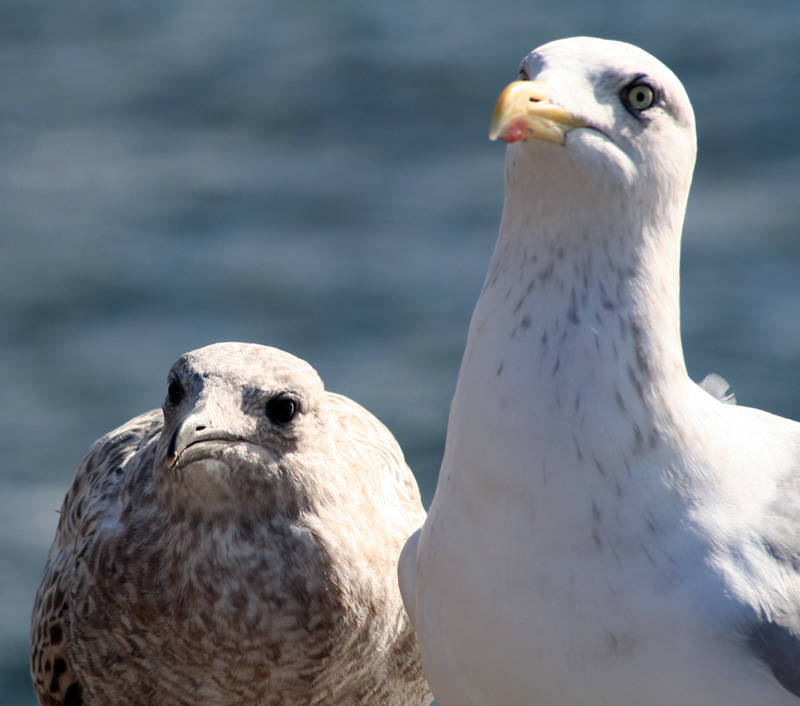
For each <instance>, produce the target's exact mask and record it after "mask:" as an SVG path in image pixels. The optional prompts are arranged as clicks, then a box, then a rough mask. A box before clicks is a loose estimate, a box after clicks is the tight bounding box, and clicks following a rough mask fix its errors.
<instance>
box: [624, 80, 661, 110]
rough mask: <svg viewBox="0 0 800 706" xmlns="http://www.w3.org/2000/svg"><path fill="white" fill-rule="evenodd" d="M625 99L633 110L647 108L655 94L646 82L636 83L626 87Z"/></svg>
mask: <svg viewBox="0 0 800 706" xmlns="http://www.w3.org/2000/svg"><path fill="white" fill-rule="evenodd" d="M625 99H626V100H627V101H628V105H630V107H631V108H633V109H634V110H647V109H648V108H649V107H650V106H651V105H653V100H654V99H655V94H654V93H653V89H652V88H650V86H648V85H647V84H646V83H637V84H635V85H633V86H631V87H630V88H629V89H628V92H627V94H626V96H625Z"/></svg>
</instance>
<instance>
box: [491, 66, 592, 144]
mask: <svg viewBox="0 0 800 706" xmlns="http://www.w3.org/2000/svg"><path fill="white" fill-rule="evenodd" d="M549 95H550V89H549V87H548V85H547V82H546V81H514V82H513V83H510V84H509V85H508V86H506V87H505V89H504V90H503V92H502V93H501V94H500V98H498V99H497V105H496V106H495V108H494V113H492V124H491V126H490V128H489V139H490V140H496V139H497V138H498V137H499V138H501V139H503V140H505V141H506V142H517V141H519V140H528V139H530V138H538V139H540V140H549V141H550V142H555V143H556V144H557V145H563V144H564V139H565V137H564V136H565V135H566V133H567V132H569V131H570V130H572V129H573V128H576V127H585V126H586V123H585V122H584V121H583V120H580V119H579V118H576V117H575V116H574V115H572V113H569V112H568V111H566V110H564V108H562V107H561V106H560V105H556V104H555V103H551V102H550V101H549V100H548V97H549Z"/></svg>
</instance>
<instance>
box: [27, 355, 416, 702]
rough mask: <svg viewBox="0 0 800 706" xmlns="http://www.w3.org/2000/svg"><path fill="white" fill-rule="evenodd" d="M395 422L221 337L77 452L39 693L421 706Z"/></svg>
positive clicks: (412, 498) (40, 602) (35, 632)
mask: <svg viewBox="0 0 800 706" xmlns="http://www.w3.org/2000/svg"><path fill="white" fill-rule="evenodd" d="M424 517H425V513H424V511H423V509H422V504H421V502H420V497H419V490H418V489H417V485H416V482H415V481H414V477H413V476H412V474H411V471H410V470H409V468H408V466H407V465H406V464H405V461H404V460H403V453H402V451H401V450H400V447H399V446H398V444H397V442H396V441H395V439H394V437H393V436H392V435H391V433H390V432H389V430H388V429H386V427H384V426H383V425H382V424H381V423H380V422H379V421H378V420H377V419H375V417H373V416H372V415H371V414H370V413H369V412H367V411H366V410H365V409H363V408H362V407H360V406H359V405H357V404H356V403H355V402H353V401H351V400H349V399H347V398H346V397H342V396H341V395H336V394H333V393H330V392H326V391H325V389H324V388H323V385H322V381H321V380H320V378H319V376H318V375H317V373H316V372H315V371H314V369H313V368H312V367H311V366H310V365H308V363H306V362H305V361H302V360H300V359H298V358H295V357H294V356H292V355H290V354H288V353H285V352H283V351H280V350H277V349H275V348H267V347H266V346H257V345H253V344H243V343H219V344H215V345H213V346H207V347H205V348H201V349H199V350H197V351H192V352H191V353H187V354H185V355H183V356H181V358H180V359H179V360H178V361H177V362H176V363H175V365H174V366H173V367H172V370H171V371H170V374H169V384H168V392H167V398H166V400H165V402H164V407H163V413H162V412H161V411H153V412H149V413H147V414H143V415H141V416H139V417H136V418H135V419H133V420H131V421H130V422H128V423H127V424H125V425H123V426H122V427H120V428H119V429H116V430H115V431H113V432H110V433H109V434H107V435H106V436H104V437H103V438H102V439H100V440H99V441H98V442H97V443H95V444H94V446H92V448H91V449H90V450H89V452H88V453H87V455H86V457H85V458H84V460H83V462H82V463H81V464H80V466H79V467H78V470H77V472H76V474H75V480H74V482H73V485H72V488H71V489H70V491H69V493H68V494H67V497H66V499H65V500H64V505H63V508H62V510H61V519H60V521H59V525H58V530H57V532H56V537H55V541H54V542H53V547H52V549H51V551H50V556H49V557H48V562H47V568H46V570H45V575H44V579H43V580H42V585H41V587H40V589H39V592H38V594H37V597H36V604H35V606H34V615H33V626H32V635H31V638H32V639H31V668H32V673H33V680H34V686H35V689H36V695H37V697H38V699H39V703H40V704H42V706H81V705H82V706H101V705H106V704H113V705H114V706H144V705H146V704H149V705H152V706H156V705H158V706H188V705H189V704H204V705H205V706H223V705H228V706H234V705H235V706H314V705H320V706H321V705H322V704H324V705H325V706H334V705H339V706H356V705H357V704H365V705H366V704H369V706H422V705H423V704H427V703H428V702H429V701H430V692H429V690H428V687H427V684H426V683H425V679H424V676H423V673H422V665H421V664H420V661H419V652H418V648H417V643H416V639H415V637H414V631H413V628H412V627H411V625H410V624H409V622H408V620H407V618H406V616H405V611H404V610H403V605H402V600H401V598H400V593H399V590H398V588H397V579H396V573H395V567H396V563H397V557H398V556H399V554H400V549H401V548H402V545H403V542H404V541H405V539H406V538H407V537H408V535H409V534H410V533H411V531H412V530H413V529H414V528H415V527H417V526H419V523H420V522H422V520H423V519H424Z"/></svg>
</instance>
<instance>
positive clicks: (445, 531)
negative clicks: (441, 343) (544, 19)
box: [399, 38, 800, 706]
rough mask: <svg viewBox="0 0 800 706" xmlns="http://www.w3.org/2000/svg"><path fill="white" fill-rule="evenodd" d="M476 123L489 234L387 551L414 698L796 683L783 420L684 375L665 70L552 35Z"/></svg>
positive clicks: (630, 693)
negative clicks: (430, 451) (489, 191)
mask: <svg viewBox="0 0 800 706" xmlns="http://www.w3.org/2000/svg"><path fill="white" fill-rule="evenodd" d="M738 98H739V96H735V97H732V99H731V101H732V105H733V104H734V103H733V102H734V101H735V100H736V99H738ZM491 137H493V138H495V137H501V138H503V139H505V140H506V141H507V142H509V143H511V144H510V145H509V147H508V152H507V158H506V200H505V206H504V209H503V217H502V222H501V224H500V234H499V238H498V242H497V246H496V248H495V251H494V255H493V258H492V261H491V265H490V267H489V273H488V275H487V278H486V282H485V286H484V289H483V291H482V293H481V295H480V298H479V300H478V303H477V306H476V308H475V312H474V314H473V317H472V322H471V325H470V329H469V337H468V340H467V344H466V350H465V353H464V358H463V361H462V365H461V371H460V374H459V378H458V384H457V387H456V392H455V396H454V399H453V403H452V408H451V413H450V421H449V427H448V431H447V446H446V451H445V456H444V461H443V464H442V468H441V473H440V476H439V483H438V487H437V489H436V496H435V498H434V500H433V504H432V507H431V509H430V513H429V514H428V517H427V519H426V521H425V523H424V525H423V526H422V528H421V530H420V531H419V532H418V533H417V534H415V535H414V536H413V537H412V538H411V539H410V540H409V542H408V543H407V544H406V547H405V549H404V550H403V554H402V556H401V560H400V565H399V574H400V582H401V590H402V592H403V598H404V601H405V604H406V607H407V609H408V611H409V614H410V616H411V618H412V621H413V622H414V624H415V627H416V629H417V634H418V638H419V642H420V648H421V653H422V659H423V665H424V667H425V670H426V673H427V675H428V679H429V682H430V684H431V688H432V690H433V693H434V695H435V697H436V699H437V703H438V704H439V706H798V704H800V424H798V423H796V422H793V421H789V420H786V419H782V418H780V417H776V416H773V415H770V414H768V413H766V412H761V411H758V410H755V409H748V408H744V407H739V406H734V405H730V404H724V403H723V402H722V401H720V400H719V399H716V398H715V397H714V396H712V395H711V394H707V393H706V392H705V391H703V390H702V389H701V388H700V387H699V386H697V385H696V384H694V383H693V382H692V381H691V380H690V379H689V377H688V376H687V373H686V366H685V363H684V359H683V352H682V349H681V338H680V326H679V307H678V265H679V252H680V235H681V229H682V223H683V218H684V211H685V206H686V200H687V197H688V193H689V186H690V182H691V178H692V169H693V165H694V159H695V151H696V139H695V123H694V117H693V113H692V108H691V105H690V103H689V99H688V97H687V95H686V92H685V91H684V88H683V86H682V85H681V83H680V82H679V81H678V79H677V78H676V77H675V76H674V74H673V73H672V72H671V71H670V70H669V69H667V68H666V67H665V66H664V65H662V64H661V63H660V62H658V61H657V60H656V59H654V58H653V57H652V56H650V55H649V54H647V53H645V52H644V51H642V50H640V49H638V48H636V47H633V46H630V45H628V44H624V43H620V42H611V41H603V40H599V39H591V38H573V39H565V40H562V41H557V42H553V43H550V44H547V45H545V46H543V47H541V48H539V49H537V50H535V51H534V52H532V53H531V54H530V55H529V56H528V57H527V58H526V59H525V60H524V61H523V63H522V67H521V69H520V75H519V80H518V81H516V82H514V83H512V84H511V85H510V86H509V87H508V88H506V89H505V91H504V92H503V93H502V95H501V97H500V99H499V102H498V105H497V108H496V110H495V114H494V116H493V120H492V127H491Z"/></svg>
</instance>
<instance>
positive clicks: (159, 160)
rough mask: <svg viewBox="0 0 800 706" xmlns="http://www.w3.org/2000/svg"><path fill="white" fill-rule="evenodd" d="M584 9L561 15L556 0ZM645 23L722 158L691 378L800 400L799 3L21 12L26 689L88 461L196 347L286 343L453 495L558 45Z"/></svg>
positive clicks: (702, 182) (0, 48)
mask: <svg viewBox="0 0 800 706" xmlns="http://www.w3.org/2000/svg"><path fill="white" fill-rule="evenodd" d="M556 5H557V7H556ZM576 34H590V35H597V36H603V37H608V38H615V39H622V40H626V41H630V42H633V43H636V44H639V45H640V46H643V47H644V48H646V49H648V50H649V51H651V52H652V53H654V54H655V55H656V56H658V57H659V58H661V59H662V60H664V61H665V62H666V63H667V64H668V65H669V66H671V67H672V68H673V69H674V70H675V72H676V73H677V74H678V75H679V76H680V77H681V78H682V79H683V81H684V84H685V85H686V87H687V89H688V91H689V94H690V96H691V97H692V100H693V104H694V107H695V111H696V114H697V122H698V129H699V144H700V154H699V164H698V169H697V171H696V175H695V185H694V190H693V193H692V198H691V202H690V208H689V213H688V217H687V223H686V231H685V237H684V250H683V289H682V306H683V314H682V315H683V331H684V345H685V349H686V357H687V361H688V365H689V369H690V372H691V373H692V375H693V376H695V377H697V378H699V377H702V376H703V375H705V373H706V372H708V371H710V370H714V371H716V372H718V373H720V374H721V375H723V376H725V377H726V378H727V379H728V380H729V381H730V382H731V384H732V385H733V388H734V390H735V392H736V394H737V397H738V399H739V402H740V403H742V404H747V405H752V406H758V407H763V408H766V409H769V410H770V411H774V412H777V413H780V414H783V415H786V416H791V417H794V418H800V197H799V195H798V192H799V191H800V141H799V140H798V138H797V113H798V109H800V3H797V2H795V0H786V1H785V2H772V3H769V4H765V3H757V2H752V1H745V0H739V1H738V2H737V1H731V0H724V1H723V0H709V1H708V2H697V1H696V0H674V1H673V2H670V3H659V4H656V3H645V2H639V3H629V2H623V1H622V0H614V1H610V2H605V3H602V2H590V1H589V0H576V1H574V2H570V1H569V0H567V1H565V2H561V3H554V2H548V3H544V2H538V3H537V2H520V1H517V0H492V2H483V3H480V2H473V3H468V2H456V1H455V0H445V1H443V2H437V3H430V2H423V1H422V0H411V2H405V3H400V2H386V1H385V0H340V1H338V2H330V3H327V4H321V3H316V2H309V1H307V0H295V1H294V2H291V3H290V2H283V3H277V2H269V1H266V2H253V1H252V0H229V2H226V3H212V2H207V1H204V0H195V1H191V2H189V1H186V0H168V1H166V2H149V1H148V0H144V1H143V2H138V3H129V2H119V1H116V0H110V1H107V2H98V1H97V0H86V1H85V2H80V3H61V4H56V5H53V4H52V3H45V2H41V0H28V1H26V2H22V1H21V0H16V1H15V0H9V1H7V2H5V3H3V4H2V5H0V196H1V197H2V198H0V203H2V214H3V217H2V221H3V225H2V230H1V231H0V396H1V399H2V405H0V451H2V455H1V456H0V459H1V460H0V694H2V695H3V697H2V701H3V703H6V704H12V705H26V706H32V704H34V697H33V694H32V689H31V687H30V684H29V677H28V672H27V669H28V668H27V650H28V647H27V641H28V622H29V615H30V609H31V604H32V600H33V595H34V592H35V589H36V586H37V584H38V581H39V578H40V576H41V571H42V568H43V566H44V561H45V555H46V552H47V548H48V546H49V543H50V541H51V539H52V534H53V531H54V529H55V523H56V518H57V515H56V509H57V508H58V507H59V505H60V503H61V499H62V497H63V494H64V492H65V490H66V488H67V486H68V484H69V482H70V479H71V476H72V472H73V470H74V467H75V465H76V464H77V462H78V461H79V459H80V457H81V455H82V454H83V452H84V451H85V450H86V448H87V447H88V445H89V444H90V443H91V442H92V441H93V440H94V439H95V438H97V437H98V436H100V435H101V434H103V433H104V432H106V431H108V430H110V429H111V428H113V427H115V426H117V425H118V424H120V423H122V422H123V421H125V420H126V419H128V418H129V417H131V416H133V415H135V414H137V413H139V412H142V411H144V410H146V409H150V408H153V407H156V406H158V405H159V404H160V403H161V400H162V397H163V395H164V390H165V377H166V373H167V370H168V369H169V366H170V365H171V363H172V362H173V360H174V359H175V358H176V357H177V356H178V355H180V354H181V353H182V352H184V351H186V350H189V349H192V348H196V347H199V346H201V345H205V344H207V343H211V342H213V341H219V340H245V341H253V342H260V343H266V344H270V345H274V346H278V347H281V348H286V349H288V350H290V351H292V352H293V353H295V354H297V355H299V356H301V357H303V358H306V359H307V360H309V361H310V362H311V363H312V364H313V365H314V366H315V367H316V368H317V369H318V370H319V371H320V373H321V375H322V377H323V379H324V380H325V381H326V384H327V386H328V388H329V389H331V390H334V391H337V392H342V393H344V394H347V395H349V396H350V397H353V398H354V399H356V400H357V401H359V402H361V403H362V404H364V405H365V406H366V407H368V408H369V409H371V410H372V411H373V412H374V413H375V414H377V416H379V417H380V418H381V419H382V420H383V421H384V422H385V423H386V424H387V425H388V426H389V427H390V428H391V429H392V430H393V431H394V432H395V434H396V435H397V437H398V439H399V440H400V442H401V444H402V445H403V448H404V449H405V452H406V455H407V457H408V460H409V463H410V464H411V466H412V468H413V469H414V470H415V472H416V473H417V476H418V478H419V481H420V485H421V486H422V488H423V493H424V496H425V499H426V502H429V501H430V498H431V496H432V494H433V488H434V485H435V479H436V473H437V469H438V464H439V461H440V458H441V453H442V446H443V439H444V431H445V426H446V418H447V411H448V406H449V402H450V397H451V395H452V391H453V387H454V384H455V378H456V373H457V368H458V363H459V359H460V355H461V352H462V348H463V344H464V340H465V335H466V328H467V324H468V320H469V316H470V313H471V311H472V307H473V305H474V303H475V299H476V297H477V295H478V292H479V290H480V287H481V284H482V280H483V276H484V274H485V271H486V266H487V263H488V258H489V255H490V253H491V249H492V246H493V244H494V239H495V234H496V230H497V224H498V219H499V215H500V208H501V205H502V173H503V147H502V146H500V145H497V144H490V143H489V142H488V141H487V139H486V132H487V127H488V119H489V114H490V112H491V109H492V106H493V104H494V100H495V98H496V96H497V94H498V92H499V91H500V89H501V88H502V87H503V86H504V85H505V84H506V83H507V82H508V81H509V80H511V79H512V78H514V77H515V75H516V71H517V67H518V64H519V61H520V60H521V58H522V57H523V55H524V54H526V53H527V52H528V51H529V50H530V49H531V48H533V47H535V46H538V45H539V44H542V43H544V42H546V41H549V40H551V39H555V38H559V37H564V36H570V35H576Z"/></svg>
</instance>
